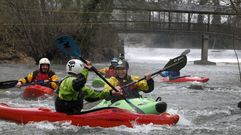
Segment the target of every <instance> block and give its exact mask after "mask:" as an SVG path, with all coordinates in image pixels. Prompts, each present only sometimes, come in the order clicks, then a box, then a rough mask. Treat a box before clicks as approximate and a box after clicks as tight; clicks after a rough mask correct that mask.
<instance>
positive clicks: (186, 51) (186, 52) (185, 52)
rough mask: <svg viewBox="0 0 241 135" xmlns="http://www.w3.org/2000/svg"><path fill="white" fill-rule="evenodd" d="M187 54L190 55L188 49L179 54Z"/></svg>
mask: <svg viewBox="0 0 241 135" xmlns="http://www.w3.org/2000/svg"><path fill="white" fill-rule="evenodd" d="M188 53H190V49H186V50H185V51H184V52H182V53H181V55H187V54H188Z"/></svg>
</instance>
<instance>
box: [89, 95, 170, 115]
mask: <svg viewBox="0 0 241 135" xmlns="http://www.w3.org/2000/svg"><path fill="white" fill-rule="evenodd" d="M128 100H129V101H130V102H131V103H133V104H134V105H135V106H136V107H138V108H139V109H141V110H142V111H143V112H144V113H145V114H160V113H162V112H165V111H166V108H167V104H166V103H165V102H161V101H156V100H154V99H151V98H133V99H128ZM103 107H117V108H122V109H126V110H129V111H132V112H135V110H134V109H133V108H132V107H131V106H130V105H129V104H128V103H126V101H125V100H119V101H116V102H114V103H111V101H107V100H102V101H101V102H100V103H99V104H98V105H96V106H95V107H94V108H103Z"/></svg>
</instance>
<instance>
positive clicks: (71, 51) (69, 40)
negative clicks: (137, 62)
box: [54, 34, 144, 114]
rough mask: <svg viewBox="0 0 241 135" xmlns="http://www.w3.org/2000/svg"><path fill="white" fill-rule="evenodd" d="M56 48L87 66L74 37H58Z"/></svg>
mask: <svg viewBox="0 0 241 135" xmlns="http://www.w3.org/2000/svg"><path fill="white" fill-rule="evenodd" d="M54 44H55V46H56V47H57V48H58V49H59V50H60V51H61V52H63V53H64V54H65V55H67V56H72V57H77V58H79V59H80V60H81V61H82V62H83V63H85V64H87V61H86V60H85V59H83V58H82V57H81V55H80V48H79V47H78V44H77V42H76V41H75V40H74V39H73V37H72V36H70V35H67V34H64V35H61V36H59V37H57V38H56V39H55V41H54ZM91 70H92V71H94V72H95V73H96V74H97V75H98V76H99V77H100V78H101V79H102V80H103V81H104V82H105V83H107V84H108V85H109V86H110V87H111V88H112V89H113V90H115V91H116V92H117V89H116V88H115V87H114V86H113V85H112V84H110V83H109V82H108V81H107V80H106V79H105V78H104V77H103V76H102V75H101V74H100V73H99V72H98V70H97V69H96V68H95V67H94V66H92V67H91ZM122 98H123V99H124V100H125V101H126V102H127V103H128V104H129V105H130V106H131V107H132V108H133V109H135V111H136V112H138V113H142V114H144V112H143V111H142V110H141V109H139V108H138V107H137V106H135V105H134V104H132V103H131V102H130V101H129V100H128V99H126V98H125V97H124V96H123V95H122Z"/></svg>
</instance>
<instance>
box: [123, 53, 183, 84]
mask: <svg viewBox="0 0 241 135" xmlns="http://www.w3.org/2000/svg"><path fill="white" fill-rule="evenodd" d="M186 64H187V56H186V55H181V56H178V57H176V58H174V59H170V60H169V61H168V63H167V64H166V66H165V67H164V68H163V69H161V70H159V71H156V72H155V73H152V74H151V76H154V75H156V74H159V73H161V72H163V71H179V70H180V69H182V68H183V67H184V66H185V65H186ZM144 79H146V77H143V78H141V79H139V80H137V81H134V82H131V83H128V84H126V85H125V86H123V87H121V88H126V87H128V86H130V85H133V84H135V83H137V82H140V81H142V80H144Z"/></svg>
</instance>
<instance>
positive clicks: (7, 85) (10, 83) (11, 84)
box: [0, 80, 18, 89]
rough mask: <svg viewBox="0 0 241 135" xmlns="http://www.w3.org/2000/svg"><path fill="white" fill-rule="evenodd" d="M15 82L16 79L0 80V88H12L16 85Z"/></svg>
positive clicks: (16, 81)
mask: <svg viewBox="0 0 241 135" xmlns="http://www.w3.org/2000/svg"><path fill="white" fill-rule="evenodd" d="M17 83H18V80H9V81H4V82H0V89H8V88H13V87H15V86H16V84H17Z"/></svg>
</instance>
